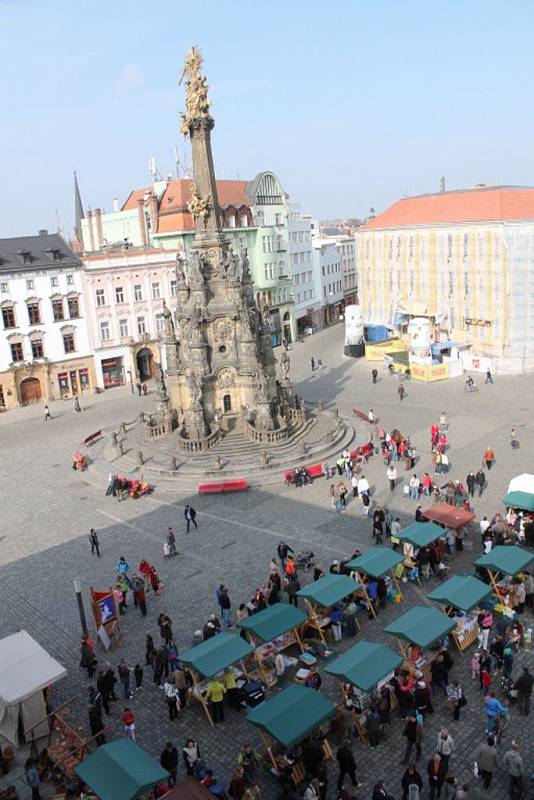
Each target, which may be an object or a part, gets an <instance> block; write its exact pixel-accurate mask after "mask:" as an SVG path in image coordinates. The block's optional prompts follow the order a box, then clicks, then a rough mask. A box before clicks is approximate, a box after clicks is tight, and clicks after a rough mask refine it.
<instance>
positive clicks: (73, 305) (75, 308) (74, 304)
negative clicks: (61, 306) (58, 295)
mask: <svg viewBox="0 0 534 800" xmlns="http://www.w3.org/2000/svg"><path fill="white" fill-rule="evenodd" d="M67 305H68V307H69V317H70V319H77V318H78V317H79V316H80V304H79V302H78V298H77V297H68V298H67Z"/></svg>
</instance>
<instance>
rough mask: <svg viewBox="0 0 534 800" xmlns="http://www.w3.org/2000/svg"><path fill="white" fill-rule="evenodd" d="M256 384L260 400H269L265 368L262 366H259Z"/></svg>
mask: <svg viewBox="0 0 534 800" xmlns="http://www.w3.org/2000/svg"><path fill="white" fill-rule="evenodd" d="M256 384H257V387H258V395H259V397H260V400H267V399H268V394H267V389H268V384H267V378H266V377H265V372H264V371H263V367H261V366H259V367H258V369H257V370H256Z"/></svg>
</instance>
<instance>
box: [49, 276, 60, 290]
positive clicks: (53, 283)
mask: <svg viewBox="0 0 534 800" xmlns="http://www.w3.org/2000/svg"><path fill="white" fill-rule="evenodd" d="M50 285H51V286H52V287H53V288H54V289H56V288H57V287H58V285H59V280H58V279H57V277H54V278H50Z"/></svg>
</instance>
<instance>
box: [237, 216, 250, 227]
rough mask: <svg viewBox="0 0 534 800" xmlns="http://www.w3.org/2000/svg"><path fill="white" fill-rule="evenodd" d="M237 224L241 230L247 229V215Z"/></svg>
mask: <svg viewBox="0 0 534 800" xmlns="http://www.w3.org/2000/svg"><path fill="white" fill-rule="evenodd" d="M239 224H240V225H241V227H242V228H248V215H247V214H243V215H242V216H241V218H240V220H239Z"/></svg>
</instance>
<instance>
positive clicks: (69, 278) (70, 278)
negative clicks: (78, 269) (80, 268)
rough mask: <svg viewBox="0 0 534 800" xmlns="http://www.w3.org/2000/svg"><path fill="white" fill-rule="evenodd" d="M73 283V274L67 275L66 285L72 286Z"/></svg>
mask: <svg viewBox="0 0 534 800" xmlns="http://www.w3.org/2000/svg"><path fill="white" fill-rule="evenodd" d="M73 284H74V275H67V286H72V285H73Z"/></svg>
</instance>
